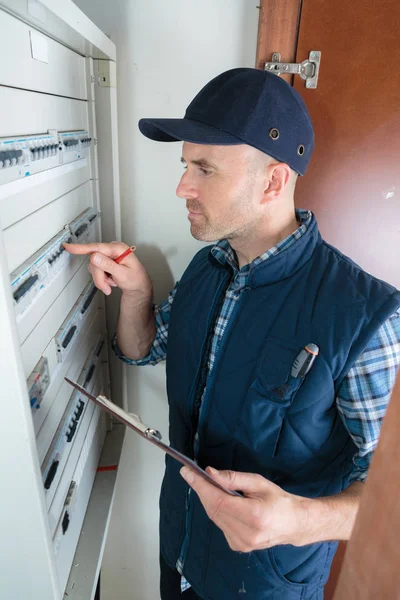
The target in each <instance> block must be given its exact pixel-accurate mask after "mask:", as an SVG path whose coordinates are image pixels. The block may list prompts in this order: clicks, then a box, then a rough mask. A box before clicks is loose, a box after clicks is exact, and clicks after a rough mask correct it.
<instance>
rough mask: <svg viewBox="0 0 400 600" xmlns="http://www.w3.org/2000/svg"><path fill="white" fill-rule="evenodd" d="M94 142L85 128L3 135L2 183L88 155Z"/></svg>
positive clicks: (0, 154)
mask: <svg viewBox="0 0 400 600" xmlns="http://www.w3.org/2000/svg"><path fill="white" fill-rule="evenodd" d="M91 143H92V138H91V137H90V136H89V133H88V131H84V130H80V131H64V132H59V131H57V130H55V129H54V130H49V132H48V133H44V134H36V135H27V136H19V137H13V138H0V184H2V183H9V182H10V181H15V180H16V179H21V178H23V177H28V176H29V175H33V174H34V173H39V172H40V171H44V170H46V169H52V168H53V167H57V166H59V165H61V164H65V163H69V162H72V161H74V160H79V159H81V158H86V157H87V156H88V154H89V149H90V146H91Z"/></svg>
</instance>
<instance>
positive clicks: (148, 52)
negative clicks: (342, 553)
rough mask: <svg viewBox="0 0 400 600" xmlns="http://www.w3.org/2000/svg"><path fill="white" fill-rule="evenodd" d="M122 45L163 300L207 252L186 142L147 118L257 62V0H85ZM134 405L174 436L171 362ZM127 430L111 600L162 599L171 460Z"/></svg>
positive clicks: (110, 556)
mask: <svg viewBox="0 0 400 600" xmlns="http://www.w3.org/2000/svg"><path fill="white" fill-rule="evenodd" d="M75 1H76V4H77V5H78V6H79V7H80V8H81V9H82V10H83V11H84V12H86V14H87V15H88V16H89V17H90V18H91V19H92V20H93V21H94V22H95V23H96V24H97V25H98V26H99V27H100V28H101V29H102V30H103V31H104V32H105V33H106V34H108V35H110V37H111V39H112V40H113V41H114V42H115V44H116V46H117V56H118V88H119V92H118V93H119V96H118V111H119V140H120V165H121V201H122V239H123V240H124V241H126V242H127V243H129V244H133V243H134V244H136V245H137V247H138V250H137V254H138V256H139V258H140V259H141V260H142V261H143V263H144V264H145V266H146V268H147V269H148V271H149V272H150V274H151V276H152V278H153V281H154V287H155V299H156V302H157V301H160V300H162V299H164V298H165V297H166V295H167V293H168V290H169V289H171V288H172V286H173V284H174V282H175V281H176V280H177V279H179V278H180V276H181V274H182V272H183V270H184V269H185V267H186V265H187V264H188V262H189V260H190V259H191V257H192V256H193V254H194V253H195V252H196V250H197V249H198V248H199V247H200V244H199V243H198V242H196V241H195V240H193V239H192V238H191V236H190V232H189V223H188V221H187V216H186V215H187V213H186V209H185V202H184V201H183V200H181V199H178V198H177V197H176V196H175V189H176V185H177V183H178V181H179V178H180V176H181V173H182V167H181V164H180V161H179V158H180V155H181V144H179V143H176V144H175V143H174V144H161V143H156V142H152V141H150V140H147V139H146V138H144V137H143V136H142V135H141V134H140V132H139V130H138V128H137V122H138V120H139V119H140V118H141V117H179V116H183V113H184V111H185V108H186V106H187V105H188V103H189V102H190V101H191V99H192V98H193V96H194V95H195V94H196V93H197V92H198V91H199V89H200V88H201V87H202V86H203V85H204V84H205V83H206V82H207V81H208V80H210V79H211V78H212V77H214V76H215V75H217V74H218V73H220V72H222V71H224V70H226V69H229V68H232V67H240V66H250V67H252V66H254V64H255V49H256V38H257V22H258V10H257V8H256V5H257V2H256V0H254V1H253V0H197V1H195V0H168V1H165V0H141V1H140V0H113V1H112V2H110V1H109V0H75ZM128 385H129V388H128V389H129V395H130V409H131V410H132V411H133V412H136V413H139V414H140V415H141V417H142V420H143V421H144V422H146V423H148V424H151V425H152V426H153V427H156V428H157V429H160V430H161V431H162V432H164V434H165V435H166V434H167V431H168V414H167V402H166V395H165V369H164V365H163V364H162V365H158V366H157V367H146V368H141V369H139V368H134V367H132V368H130V369H129V383H128ZM147 446H148V444H147V443H146V442H145V441H144V440H142V439H141V438H139V437H138V436H135V435H134V434H132V433H131V434H130V433H129V432H128V433H127V438H126V443H125V447H124V451H123V455H122V459H121V466H120V469H119V473H118V484H117V492H116V499H115V503H114V511H113V517H112V521H111V526H110V532H109V537H108V541H107V546H106V552H105V558H104V562H103V570H102V600H128V599H129V600H155V599H156V598H159V592H158V494H159V488H160V482H161V478H162V473H163V464H164V463H163V460H164V458H163V456H162V454H161V453H160V451H159V450H158V449H156V448H152V447H150V448H148V447H147Z"/></svg>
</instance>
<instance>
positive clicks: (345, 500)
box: [181, 467, 363, 552]
mask: <svg viewBox="0 0 400 600" xmlns="http://www.w3.org/2000/svg"><path fill="white" fill-rule="evenodd" d="M207 472H208V473H209V474H210V475H211V476H212V477H213V478H214V479H215V480H216V481H218V483H220V484H221V485H223V486H224V487H226V488H228V489H230V490H237V491H241V492H242V493H243V494H244V496H245V497H244V498H239V497H237V496H231V495H229V494H226V493H225V492H223V491H221V490H219V489H218V488H216V487H215V486H213V485H212V484H211V483H208V482H207V481H205V480H204V479H203V478H202V477H201V476H200V475H198V474H197V473H194V472H193V471H190V470H189V469H188V468H187V467H183V468H182V469H181V475H182V477H183V478H184V479H185V480H186V481H187V483H188V484H189V485H190V486H191V487H192V488H193V489H194V491H195V492H196V493H197V495H198V496H199V498H200V501H201V503H202V504H203V506H204V509H205V511H206V512H207V515H208V516H209V518H210V519H211V520H212V521H213V522H214V523H215V524H216V525H217V526H218V527H219V528H220V529H222V531H223V533H224V535H225V537H226V539H227V542H228V544H229V546H230V548H231V549H232V550H236V551H239V552H251V551H252V550H261V549H265V548H269V547H271V546H276V545H278V544H292V545H293V546H304V545H306V544H311V543H313V542H319V541H326V540H346V539H349V537H350V534H351V531H352V528H353V525H354V521H355V517H356V515H357V511H358V507H359V501H360V496H361V492H362V489H363V484H362V483H361V482H355V483H353V484H352V485H350V486H349V487H348V489H347V490H345V491H343V492H341V493H339V494H337V495H335V496H330V497H326V498H316V499H309V498H303V497H302V496H296V495H294V494H289V493H288V492H285V491H284V490H283V489H282V488H280V487H279V486H277V485H275V484H274V483H272V482H271V481H268V480H267V479H265V478H264V477H262V476H261V475H255V474H253V473H238V472H236V471H216V470H215V469H212V468H210V467H207Z"/></svg>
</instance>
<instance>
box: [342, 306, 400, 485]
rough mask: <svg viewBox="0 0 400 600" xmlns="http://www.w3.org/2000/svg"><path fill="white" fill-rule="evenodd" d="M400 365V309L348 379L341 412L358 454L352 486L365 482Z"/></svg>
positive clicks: (343, 386)
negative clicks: (358, 482)
mask: <svg viewBox="0 0 400 600" xmlns="http://www.w3.org/2000/svg"><path fill="white" fill-rule="evenodd" d="M399 364H400V309H398V310H397V311H396V313H395V314H394V315H392V316H391V317H390V318H389V319H388V320H387V321H386V322H385V323H384V324H383V325H382V327H381V328H380V329H379V330H378V332H377V334H376V335H375V336H374V338H373V339H372V340H371V342H370V343H369V344H368V346H367V348H366V349H365V350H364V352H363V353H362V354H361V356H360V357H359V359H358V360H357V361H356V363H355V364H354V365H353V367H352V368H351V369H350V371H349V372H348V374H347V376H346V377H345V379H344V381H343V383H342V385H341V387H340V390H339V393H338V396H337V398H336V404H337V408H338V410H339V414H340V416H341V418H342V420H343V423H344V425H345V427H346V429H347V430H348V432H349V434H350V436H351V438H352V439H353V441H354V443H355V444H356V446H357V448H358V451H357V453H356V454H355V456H354V458H353V463H354V468H353V471H352V473H351V476H350V482H353V481H365V479H366V477H367V471H368V468H369V465H370V462H371V459H372V455H373V453H374V450H375V448H376V446H377V443H378V438H379V432H380V428H381V424H382V420H383V417H384V416H385V413H386V409H387V406H388V403H389V399H390V395H391V392H392V389H393V386H394V382H395V378H396V373H397V370H398V368H399Z"/></svg>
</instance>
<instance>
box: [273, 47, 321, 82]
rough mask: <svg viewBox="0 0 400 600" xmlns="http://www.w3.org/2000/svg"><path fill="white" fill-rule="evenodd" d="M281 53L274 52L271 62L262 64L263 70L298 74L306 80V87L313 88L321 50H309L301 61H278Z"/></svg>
mask: <svg viewBox="0 0 400 600" xmlns="http://www.w3.org/2000/svg"><path fill="white" fill-rule="evenodd" d="M280 60H281V55H280V54H279V52H274V53H273V55H272V60H271V62H267V63H265V65H264V69H265V71H270V72H271V73H275V74H276V75H281V74H284V75H300V77H301V78H302V79H305V81H306V88H308V89H315V88H316V87H317V83H318V75H319V66H320V64H321V52H319V51H318V50H311V52H310V54H309V56H308V59H306V60H303V62H301V63H284V62H280Z"/></svg>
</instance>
